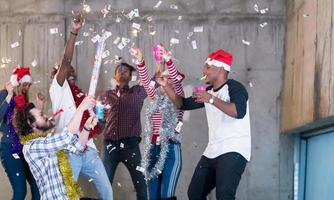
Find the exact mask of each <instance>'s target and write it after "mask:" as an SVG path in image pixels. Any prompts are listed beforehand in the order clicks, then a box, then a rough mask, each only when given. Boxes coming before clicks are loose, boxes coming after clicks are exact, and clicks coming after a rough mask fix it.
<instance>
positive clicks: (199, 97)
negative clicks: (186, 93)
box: [193, 91, 212, 103]
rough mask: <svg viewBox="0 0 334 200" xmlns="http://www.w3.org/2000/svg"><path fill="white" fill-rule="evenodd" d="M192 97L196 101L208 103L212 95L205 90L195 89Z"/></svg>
mask: <svg viewBox="0 0 334 200" xmlns="http://www.w3.org/2000/svg"><path fill="white" fill-rule="evenodd" d="M193 97H194V98H195V101H196V102H197V103H209V100H210V99H211V97H212V95H211V94H209V93H208V92H207V91H196V92H194V93H193Z"/></svg>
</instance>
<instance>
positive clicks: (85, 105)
mask: <svg viewBox="0 0 334 200" xmlns="http://www.w3.org/2000/svg"><path fill="white" fill-rule="evenodd" d="M95 105H96V100H95V99H94V98H93V97H92V96H86V97H85V98H84V100H83V101H82V102H81V104H80V105H79V107H78V109H80V110H81V111H85V110H88V109H91V108H93V107H94V106H95Z"/></svg>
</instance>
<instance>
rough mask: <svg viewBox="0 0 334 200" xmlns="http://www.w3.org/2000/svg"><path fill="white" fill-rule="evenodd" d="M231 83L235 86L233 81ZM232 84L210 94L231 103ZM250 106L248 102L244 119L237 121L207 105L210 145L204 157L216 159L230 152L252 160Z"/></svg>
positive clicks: (210, 91)
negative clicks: (230, 88)
mask: <svg viewBox="0 0 334 200" xmlns="http://www.w3.org/2000/svg"><path fill="white" fill-rule="evenodd" d="M230 83H231V84H234V83H233V82H232V81H231V80H230ZM231 84H229V82H228V83H227V84H225V85H224V86H223V87H222V88H221V89H220V90H218V91H216V92H215V91H214V90H213V89H211V90H209V91H208V93H210V94H212V95H214V96H215V97H216V98H219V99H221V100H223V101H225V102H230V101H231V97H230V93H231V90H230V91H229V87H231ZM232 87H234V86H232ZM237 87H238V86H237ZM248 105H249V103H248V101H247V107H246V113H245V115H244V116H243V118H242V119H236V118H232V117H230V116H228V115H227V114H225V113H224V112H222V111H221V110H219V109H218V108H217V107H216V106H214V105H212V104H210V103H206V104H205V110H206V115H207V121H208V127H209V143H208V145H207V147H206V149H205V151H204V153H203V155H204V156H206V157H208V158H216V157H218V156H220V155H222V154H225V153H228V152H238V153H240V154H241V155H242V156H243V157H244V158H245V159H246V160H248V161H249V160H250V157H251V129H250V118H249V106H248Z"/></svg>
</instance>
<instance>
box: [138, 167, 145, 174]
mask: <svg viewBox="0 0 334 200" xmlns="http://www.w3.org/2000/svg"><path fill="white" fill-rule="evenodd" d="M136 170H137V171H140V172H142V173H144V172H145V168H143V167H141V166H137V167H136Z"/></svg>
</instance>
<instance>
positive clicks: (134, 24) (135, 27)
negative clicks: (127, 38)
mask: <svg viewBox="0 0 334 200" xmlns="http://www.w3.org/2000/svg"><path fill="white" fill-rule="evenodd" d="M132 28H134V29H137V30H138V31H140V30H141V28H140V24H137V23H133V24H132Z"/></svg>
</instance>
